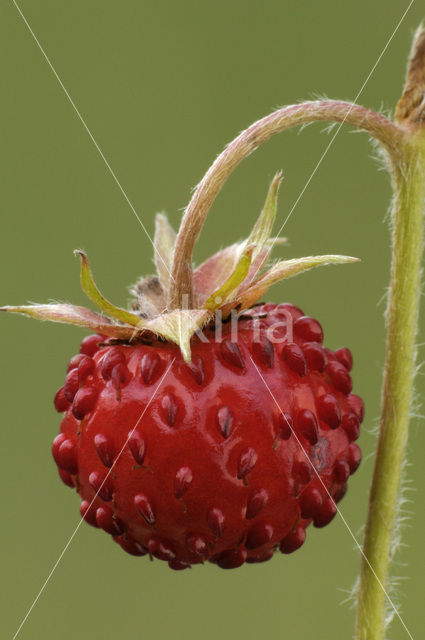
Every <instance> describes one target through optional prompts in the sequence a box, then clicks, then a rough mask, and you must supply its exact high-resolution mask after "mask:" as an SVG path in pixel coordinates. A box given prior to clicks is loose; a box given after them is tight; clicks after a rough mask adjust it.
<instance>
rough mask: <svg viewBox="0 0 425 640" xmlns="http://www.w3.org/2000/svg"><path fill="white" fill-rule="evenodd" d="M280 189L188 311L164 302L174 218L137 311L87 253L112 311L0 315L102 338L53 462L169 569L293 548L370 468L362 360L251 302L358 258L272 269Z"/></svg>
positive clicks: (224, 563) (85, 281)
mask: <svg viewBox="0 0 425 640" xmlns="http://www.w3.org/2000/svg"><path fill="white" fill-rule="evenodd" d="M279 184H280V176H277V177H276V178H275V179H274V180H273V182H272V185H271V187H270V191H269V194H268V197H267V200H266V204H265V207H264V209H263V211H262V214H261V216H260V218H259V221H258V222H257V224H256V226H255V227H254V230H253V232H252V233H251V235H250V237H249V238H248V240H247V241H246V242H244V243H241V244H239V245H233V246H232V247H229V248H227V249H224V250H222V251H220V252H219V253H218V254H215V255H214V256H212V257H211V258H210V259H209V260H207V261H206V262H204V263H203V264H202V265H201V266H200V267H198V268H197V269H196V270H195V271H194V273H193V291H192V292H190V295H189V306H190V308H189V309H187V308H185V307H184V304H183V301H182V302H181V303H180V305H179V306H175V305H174V307H173V308H172V309H171V310H169V309H170V306H169V305H170V300H171V298H172V295H171V294H172V289H173V286H174V284H173V281H172V278H171V274H170V268H171V255H172V251H173V248H174V247H175V246H178V242H177V244H176V237H175V234H174V232H173V231H172V229H171V227H170V226H169V224H168V222H167V221H166V218H165V217H164V216H163V215H160V216H158V218H157V231H156V236H155V243H154V244H155V250H156V262H157V270H158V276H150V277H148V278H145V279H143V280H141V281H140V282H139V283H138V284H137V285H136V287H135V288H134V295H135V301H134V303H133V305H132V310H131V311H129V310H125V309H120V308H117V307H115V306H114V305H112V304H111V303H110V302H108V301H107V300H106V299H105V298H104V297H103V296H102V294H101V293H100V292H99V290H98V289H97V287H96V285H95V283H94V280H93V276H92V273H91V270H90V266H89V263H88V260H87V257H86V256H85V254H84V253H82V252H78V253H79V255H80V257H81V259H82V266H81V281H82V286H83V289H84V291H85V292H86V293H87V294H88V296H89V297H90V298H91V299H92V300H93V301H94V302H95V303H96V304H97V305H98V306H99V307H100V309H101V310H102V311H103V312H105V313H106V314H107V316H108V317H106V316H105V315H100V314H97V313H94V312H92V311H89V310H88V309H85V308H82V307H75V306H72V305H65V304H52V305H34V306H27V307H4V308H3V310H5V311H12V312H18V313H24V314H26V315H30V316H33V317H38V318H44V319H46V318H47V319H50V320H55V321H60V322H68V323H73V324H79V325H81V326H86V327H89V328H91V329H92V330H94V331H95V332H96V333H94V334H92V335H90V336H88V337H87V338H85V339H84V340H83V342H82V343H81V348H80V354H79V355H77V356H74V357H73V358H72V359H71V361H70V363H69V366H68V373H67V375H66V379H65V383H64V385H63V387H61V388H60V389H59V391H58V392H57V394H56V397H55V407H56V409H57V411H58V412H60V413H63V414H64V417H63V420H62V424H61V431H60V434H59V435H58V436H57V437H56V438H55V440H54V442H53V447H52V453H53V457H54V459H55V461H56V464H57V466H58V470H59V475H60V477H61V479H62V480H63V482H64V483H65V484H66V485H68V486H69V487H72V488H75V489H76V490H77V491H78V493H79V495H80V497H81V505H80V512H81V515H82V517H83V518H84V520H85V521H86V522H87V523H89V524H91V525H92V526H94V527H98V528H100V529H103V530H104V531H106V532H107V533H108V534H110V535H111V536H112V537H113V538H114V540H115V541H116V542H118V543H119V544H120V545H121V547H122V548H123V549H124V550H125V551H127V552H128V553H130V554H133V555H138V556H142V555H149V556H150V557H155V558H159V559H160V560H165V561H167V562H168V564H169V566H170V567H171V568H172V569H185V568H187V567H190V566H191V565H192V564H197V563H201V562H204V561H206V560H209V561H210V562H213V563H215V564H217V565H218V566H219V567H222V568H235V567H239V566H240V565H242V564H243V563H244V562H251V563H253V562H263V561H265V560H269V559H270V558H271V557H272V555H273V554H274V552H275V551H276V550H277V549H280V551H281V552H283V553H291V552H293V551H295V550H296V549H298V548H299V547H300V546H301V545H302V544H303V542H304V540H305V535H306V534H305V530H306V527H307V526H308V525H309V524H311V523H313V525H314V526H316V527H323V526H325V525H326V524H328V523H329V522H330V521H331V520H332V518H333V517H334V516H335V514H336V510H337V507H336V504H337V502H338V501H339V500H341V498H342V497H343V496H344V494H345V492H346V489H347V480H348V478H349V476H350V475H351V474H352V473H354V472H355V471H356V469H357V467H358V465H359V463H360V459H361V453H360V449H359V447H358V446H357V445H356V444H355V440H356V439H357V438H358V436H359V426H360V423H361V421H362V419H363V403H362V401H361V399H360V398H359V397H358V396H356V395H354V394H352V393H351V388H352V383H351V377H350V373H349V371H350V369H351V367H352V357H351V353H350V352H349V350H348V349H338V350H337V351H330V350H329V349H326V348H324V346H323V344H322V342H323V333H322V329H321V326H320V324H319V323H318V322H317V321H316V320H314V319H313V318H311V317H308V316H306V315H304V314H303V312H302V311H301V310H300V309H298V308H297V307H295V306H293V305H291V304H280V305H276V304H270V303H269V304H261V305H258V304H256V302H257V300H258V299H259V298H260V297H261V296H262V295H263V294H264V292H265V291H266V290H267V289H268V287H269V286H270V285H271V284H273V283H274V282H276V281H278V280H281V279H283V278H285V277H289V276H291V275H294V274H296V273H298V272H300V271H304V270H306V269H310V268H312V267H315V266H318V265H321V264H329V263H336V262H350V261H353V260H354V259H351V258H344V257H342V256H321V257H312V258H302V259H300V260H289V261H282V262H278V263H277V264H275V265H274V266H272V267H271V268H270V269H269V270H268V271H265V272H264V270H263V267H264V265H265V263H266V261H267V258H268V255H269V253H270V249H271V245H272V244H273V243H274V241H272V240H270V238H269V236H270V230H271V225H272V222H273V219H274V215H275V208H276V198H277V191H278V187H279ZM177 241H178V238H177Z"/></svg>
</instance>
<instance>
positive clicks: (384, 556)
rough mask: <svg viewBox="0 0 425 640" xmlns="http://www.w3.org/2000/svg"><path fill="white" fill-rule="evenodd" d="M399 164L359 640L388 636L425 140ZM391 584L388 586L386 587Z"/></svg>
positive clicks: (415, 136)
mask: <svg viewBox="0 0 425 640" xmlns="http://www.w3.org/2000/svg"><path fill="white" fill-rule="evenodd" d="M403 155H404V159H403V160H402V162H401V163H400V165H399V166H398V167H396V168H393V176H392V178H393V187H394V202H393V211H392V225H393V234H392V267H391V284H390V292H389V299H388V308H387V346H386V362H385V372H384V384H383V392H382V413H381V421H380V432H379V441H378V448H377V454H376V460H375V469H374V475H373V480H372V486H371V490H370V501H369V512H368V518H367V525H366V531H365V538H364V545H363V552H364V556H363V558H362V563H361V571H360V584H359V591H358V609H357V624H356V638H357V640H381V639H382V638H383V637H384V633H385V626H386V621H385V618H386V605H387V604H388V602H386V595H385V591H387V589H388V576H389V565H390V561H391V557H392V554H393V551H394V548H393V547H394V545H395V540H394V533H395V527H396V521H397V512H398V503H399V493H400V482H401V474H402V470H403V464H404V461H405V455H406V445H407V436H408V426H409V413H410V407H411V401H412V394H413V381H414V376H415V356H416V349H415V338H416V332H417V325H418V312H419V300H420V275H421V259H422V253H423V210H424V201H425V137H424V135H423V134H422V133H409V132H408V130H406V145H405V151H404V154H403ZM384 589H385V591H384Z"/></svg>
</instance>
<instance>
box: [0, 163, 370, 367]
mask: <svg viewBox="0 0 425 640" xmlns="http://www.w3.org/2000/svg"><path fill="white" fill-rule="evenodd" d="M281 182H282V174H281V173H280V172H279V173H277V174H276V175H275V177H274V178H273V180H272V182H271V184H270V188H269V191H268V194H267V197H266V201H265V204H264V207H263V210H262V211H261V213H260V216H259V218H258V220H257V222H256V223H255V225H254V227H253V229H252V231H251V234H250V235H249V237H248V238H247V239H246V240H244V241H242V242H239V243H236V244H233V245H231V246H229V247H226V248H225V249H222V250H221V251H219V252H218V253H215V254H214V255H213V256H211V257H210V258H208V260H206V261H205V262H204V263H202V264H201V265H200V266H198V267H197V268H196V269H194V270H193V282H194V305H193V307H192V308H187V302H188V301H187V300H186V301H185V300H184V299H183V300H182V304H181V305H180V308H177V309H172V310H169V309H168V306H167V300H169V298H170V290H171V289H172V287H173V286H174V284H175V283H174V281H173V278H172V275H171V266H172V262H173V258H174V257H175V256H174V252H175V243H176V238H177V235H176V233H175V232H174V230H173V229H172V227H171V225H170V224H169V222H168V220H167V217H166V216H165V214H163V213H160V214H157V216H156V230H155V238H154V251H155V265H156V270H157V275H154V276H148V277H146V278H142V279H141V280H139V281H138V282H137V283H136V285H134V287H133V288H132V290H131V292H132V295H133V301H132V303H131V310H128V309H123V308H121V307H117V306H115V305H114V304H113V303H111V302H109V300H107V298H105V296H104V295H103V294H102V293H101V292H100V290H99V288H98V286H97V285H96V283H95V280H94V277H93V273H92V270H91V267H90V263H89V260H88V257H87V255H86V254H85V253H84V251H81V250H76V251H75V252H74V253H75V255H78V256H79V257H80V259H81V271H80V278H81V287H82V289H83V291H84V293H85V294H86V295H87V297H88V298H89V299H90V300H91V301H92V302H93V303H94V304H95V305H96V306H97V307H98V309H99V310H100V311H101V313H95V312H93V311H91V310H89V309H86V308H85V307H80V306H75V305H71V304H67V303H52V304H41V305H39V304H32V305H27V306H5V307H1V308H0V309H1V311H6V312H10V313H20V314H24V315H27V316H30V317H33V318H37V319H40V320H51V321H53V322H61V323H65V324H74V325H79V326H83V327H87V328H89V329H91V330H92V331H95V332H96V333H99V334H102V335H106V336H108V337H110V338H115V339H118V340H123V341H127V342H134V341H137V340H142V341H146V340H147V341H151V340H152V339H154V338H155V337H156V336H159V337H160V338H162V339H164V340H166V341H169V342H173V343H175V344H177V345H178V346H179V347H180V350H181V352H182V355H183V358H184V359H185V360H186V361H187V362H189V361H190V340H191V338H192V336H193V335H194V334H195V333H196V332H197V331H199V330H202V329H203V328H204V327H205V326H206V325H207V324H208V323H209V322H211V321H212V320H213V319H214V317H215V316H216V313H217V312H218V311H220V312H221V313H222V317H223V319H225V318H227V317H228V316H229V314H231V312H232V311H233V310H237V311H238V313H240V312H241V311H244V310H246V309H248V308H250V307H251V306H252V305H254V304H255V303H256V302H257V301H258V300H259V299H260V298H261V297H262V296H263V295H264V294H265V293H266V291H267V290H268V289H269V287H270V286H272V285H273V284H275V283H277V282H280V281H281V280H284V279H286V278H290V277H292V276H294V275H297V274H298V273H302V272H304V271H307V270H310V269H313V268H315V267H318V266H322V265H327V264H340V263H348V262H356V261H358V259H357V258H353V257H349V256H340V255H323V256H311V257H307V258H297V259H293V260H281V261H278V262H276V263H275V264H273V265H272V266H270V267H269V268H268V269H267V268H265V265H266V264H267V262H268V259H269V256H270V253H271V250H272V248H273V246H274V245H275V244H277V243H279V244H282V243H283V242H284V241H285V240H284V239H282V238H271V231H272V227H273V223H274V221H275V217H276V208H277V195H278V191H279V187H280V184H281ZM185 303H186V304H185Z"/></svg>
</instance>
